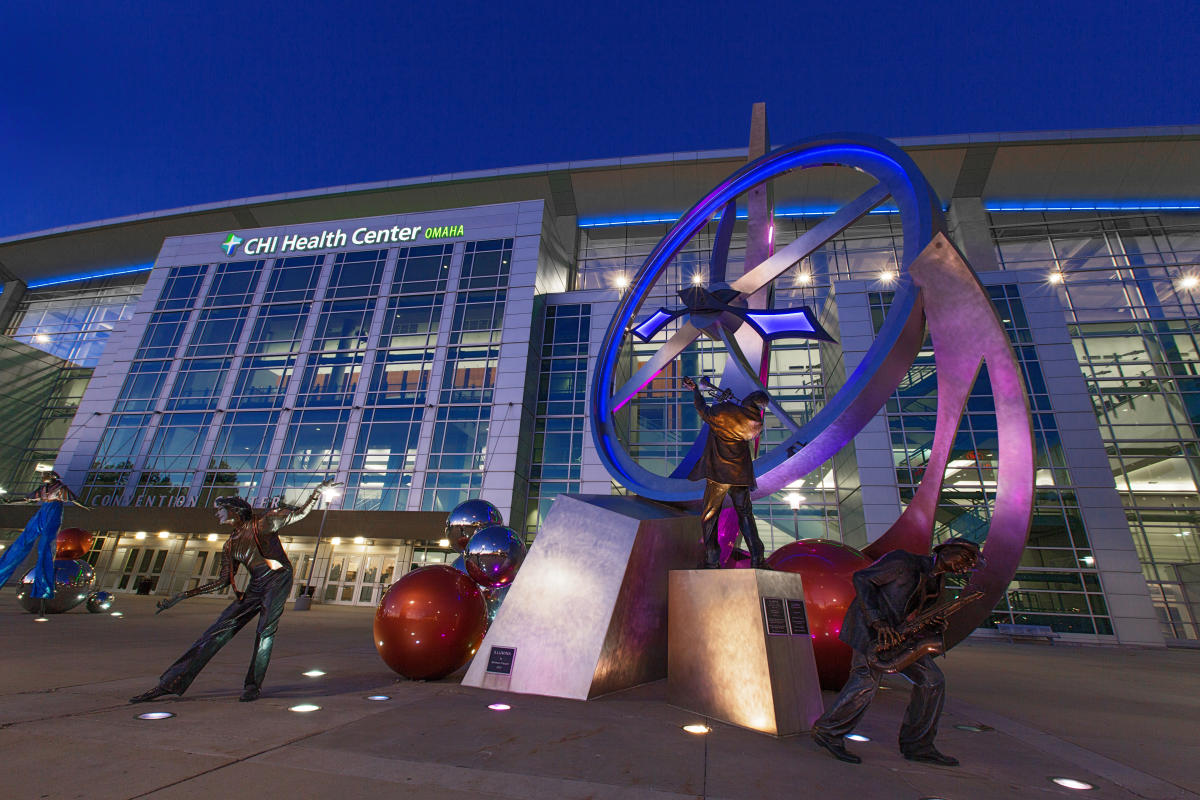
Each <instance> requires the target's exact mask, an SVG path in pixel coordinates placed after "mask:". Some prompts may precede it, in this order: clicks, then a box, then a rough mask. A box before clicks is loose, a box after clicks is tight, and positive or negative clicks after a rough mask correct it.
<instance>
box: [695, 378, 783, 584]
mask: <svg viewBox="0 0 1200 800" xmlns="http://www.w3.org/2000/svg"><path fill="white" fill-rule="evenodd" d="M701 382H702V383H705V384H706V387H705V389H706V391H709V392H713V393H716V394H717V400H718V402H716V403H714V404H713V405H711V406H710V405H708V403H707V402H705V400H704V395H703V394H702V393H701V391H700V388H699V387H698V386H697V385H696V381H694V380H692V379H691V378H684V379H683V385H684V387H686V388H688V389H691V390H692V400H693V402H694V404H695V406H696V410H697V411H698V412H700V418H701V419H702V420H704V422H705V423H707V424H708V439H707V441H705V443H704V454H703V455H702V456H701V457H700V460H699V461H697V462H696V465H695V466H694V467H693V468H692V471H691V472H690V473H689V474H688V478H689V479H690V480H693V481H696V480H704V481H706V483H705V487H704V508H703V510H702V511H701V512H700V525H701V528H702V530H703V531H704V565H703V566H704V568H705V569H717V568H718V567H720V566H721V548H720V545H719V544H718V542H717V523H718V521H719V518H720V516H721V506H722V504H723V503H724V502H725V495H729V499H730V500H732V501H733V507H734V509H735V510H736V511H737V515H738V528H739V529H740V530H741V533H742V536H744V537H745V539H746V549H747V550H749V551H750V565H751V566H752V567H753V568H755V569H765V568H766V558H765V549H764V547H763V543H762V539H760V538H759V536H758V526H757V525H756V524H755V522H754V506H753V504H752V503H751V502H750V492H751V491H753V490H754V489H755V487H756V486H757V482H756V481H755V480H754V459H753V458H752V456H751V454H750V443H751V442H753V441H754V440H755V439H757V438H758V437H759V436H760V435H761V434H762V431H763V422H762V415H763V409H765V408H766V407H767V404H768V402H770V397H769V396H768V395H767V393H766V392H752V393H751V394H750V395H749V396H747V397H746V399H745V400H743V401H742V402H740V403H739V402H737V401H736V400H731V399H730V398H732V396H733V395H732V392H728V391H726V393H720V391H719V390H717V389H716V388H715V387H713V386H712V384H709V383H707V382H706V381H704V380H703V379H701Z"/></svg>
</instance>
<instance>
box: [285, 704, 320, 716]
mask: <svg viewBox="0 0 1200 800" xmlns="http://www.w3.org/2000/svg"><path fill="white" fill-rule="evenodd" d="M320 710H321V707H320V706H314V705H313V704H312V703H301V704H300V705H298V706H292V707H291V708H289V709H288V711H295V712H296V713H297V714H307V713H308V712H310V711H320Z"/></svg>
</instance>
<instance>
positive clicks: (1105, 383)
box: [991, 212, 1200, 639]
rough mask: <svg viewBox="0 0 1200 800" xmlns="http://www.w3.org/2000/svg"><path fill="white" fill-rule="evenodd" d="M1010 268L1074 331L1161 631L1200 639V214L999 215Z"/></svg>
mask: <svg viewBox="0 0 1200 800" xmlns="http://www.w3.org/2000/svg"><path fill="white" fill-rule="evenodd" d="M991 229H992V236H993V238H994V240H995V242H996V251H997V254H998V256H999V258H1000V259H1001V261H1002V264H1003V267H1004V269H1006V270H1017V269H1034V270H1038V271H1039V272H1040V273H1042V274H1044V275H1045V279H1046V290H1047V291H1054V292H1057V293H1058V295H1059V297H1060V298H1061V300H1062V302H1063V305H1064V306H1065V307H1066V308H1067V314H1068V320H1067V321H1068V323H1069V331H1070V334H1071V338H1072V342H1073V344H1074V346H1075V351H1076V355H1077V357H1078V359H1079V364H1080V367H1081V368H1082V369H1083V374H1084V379H1085V380H1086V382H1087V386H1088V392H1089V395H1090V397H1091V401H1092V406H1093V409H1094V411H1095V414H1096V421H1097V423H1098V425H1099V429H1100V434H1101V436H1102V438H1103V440H1104V445H1105V449H1106V450H1107V452H1108V459H1109V466H1110V467H1111V469H1112V473H1113V478H1114V481H1115V483H1116V487H1117V491H1118V492H1119V493H1120V494H1121V500H1122V504H1123V505H1124V507H1125V513H1126V516H1127V518H1128V521H1129V528H1130V531H1131V532H1132V534H1133V540H1134V544H1135V546H1136V548H1137V551H1138V556H1139V558H1140V560H1141V562H1142V569H1143V572H1144V573H1145V576H1146V581H1147V583H1148V585H1149V588H1150V592H1151V598H1152V600H1153V601H1154V604H1155V607H1156V608H1157V609H1158V613H1159V621H1160V624H1161V626H1162V629H1163V634H1164V636H1166V637H1167V638H1169V639H1200V628H1198V627H1197V625H1198V623H1200V582H1198V579H1200V570H1198V569H1197V567H1196V565H1197V564H1198V563H1200V548H1198V546H1197V537H1198V536H1200V495H1198V494H1197V486H1198V485H1200V377H1198V373H1197V370H1198V368H1200V367H1198V365H1200V359H1198V358H1197V334H1198V333H1200V306H1197V301H1198V300H1200V294H1198V292H1197V291H1196V277H1197V276H1200V218H1197V215H1195V214H1165V213H1164V214H1145V213H1136V214H1129V213H1119V212H1074V213H1015V212H1014V213H993V214H992V215H991Z"/></svg>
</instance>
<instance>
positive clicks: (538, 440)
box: [513, 303, 592, 539]
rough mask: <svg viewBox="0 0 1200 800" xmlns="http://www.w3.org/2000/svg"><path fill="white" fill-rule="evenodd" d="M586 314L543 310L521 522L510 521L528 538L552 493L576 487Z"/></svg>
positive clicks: (584, 310)
mask: <svg viewBox="0 0 1200 800" xmlns="http://www.w3.org/2000/svg"><path fill="white" fill-rule="evenodd" d="M591 315H592V308H591V306H590V305H588V304H587V303H572V304H561V305H551V306H549V307H547V308H546V318H545V324H544V326H543V329H542V350H541V370H540V375H539V378H538V391H537V407H536V408H535V409H534V420H535V421H534V436H533V448H532V449H531V450H530V454H529V464H528V467H527V469H528V474H529V483H528V489H527V493H526V497H525V514H524V522H523V526H522V525H520V524H515V525H513V527H514V528H515V529H516V530H517V531H518V532H519V533H524V534H525V536H526V538H528V539H531V538H532V536H533V535H534V534H536V533H537V531H538V528H540V527H541V524H542V522H543V521H544V520H545V519H546V514H547V513H548V512H549V510H550V505H551V503H553V502H554V498H555V497H557V496H558V495H560V494H563V493H565V492H578V491H579V490H580V488H581V486H580V478H581V470H582V464H583V448H584V446H585V444H584V442H585V440H584V435H583V431H584V419H585V410H584V406H585V402H586V400H585V398H586V396H587V380H588V377H587V375H588V364H589V361H588V340H589V337H590V335H591ZM589 445H590V442H589Z"/></svg>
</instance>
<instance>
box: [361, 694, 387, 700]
mask: <svg viewBox="0 0 1200 800" xmlns="http://www.w3.org/2000/svg"><path fill="white" fill-rule="evenodd" d="M367 699H368V700H391V699H392V698H391V697H390V696H388V695H386V694H369V695H367Z"/></svg>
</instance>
